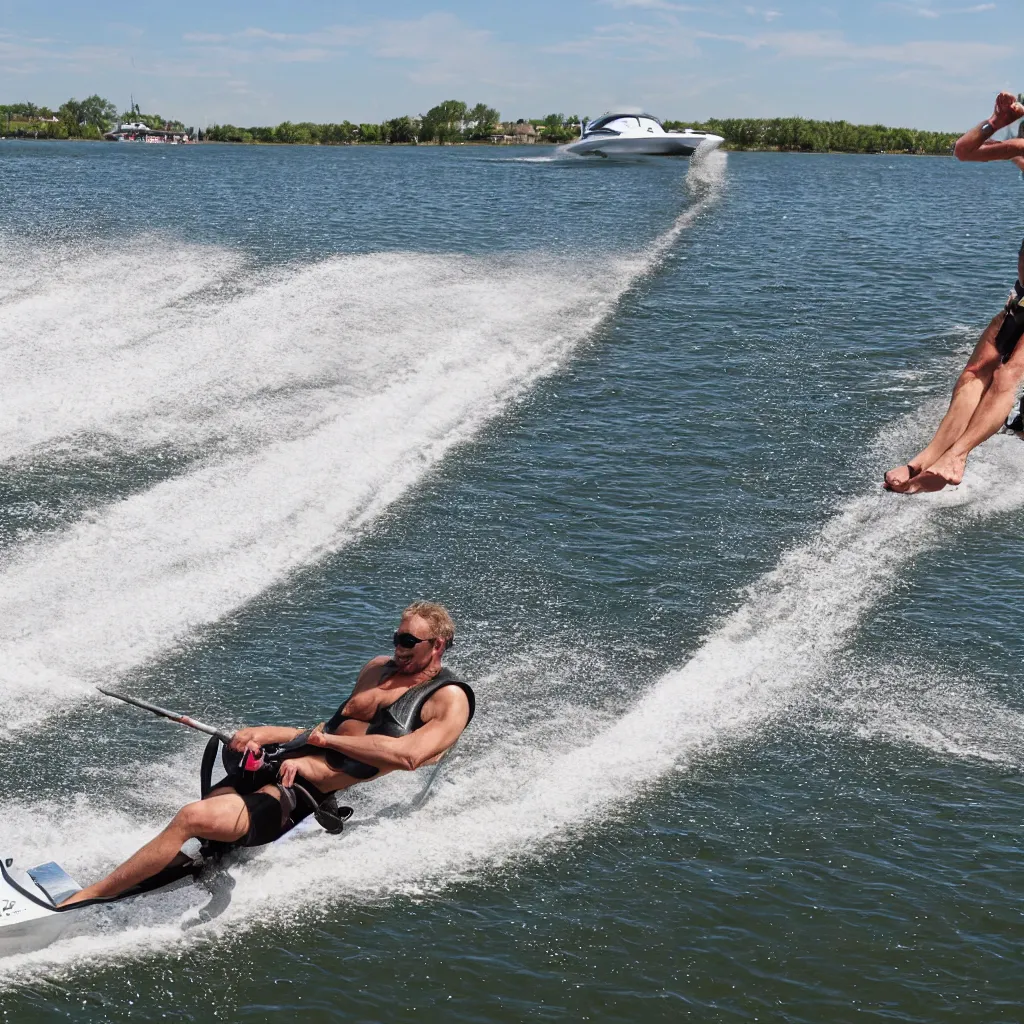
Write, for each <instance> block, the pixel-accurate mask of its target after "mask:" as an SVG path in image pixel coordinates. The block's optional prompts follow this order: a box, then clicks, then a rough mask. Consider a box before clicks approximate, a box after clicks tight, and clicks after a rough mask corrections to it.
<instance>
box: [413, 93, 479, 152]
mask: <svg viewBox="0 0 1024 1024" xmlns="http://www.w3.org/2000/svg"><path fill="white" fill-rule="evenodd" d="M468 113H469V110H468V108H467V107H466V104H465V103H463V102H462V101H461V100H445V101H444V102H443V103H439V104H438V105H437V106H436V107H431V108H430V110H428V111H427V112H426V114H424V115H423V119H422V121H421V123H420V141H421V142H433V141H435V140H436V141H437V142H440V143H445V142H454V141H455V140H456V139H458V138H459V137H460V136H461V134H462V126H463V122H464V121H465V120H466V116H467V115H468Z"/></svg>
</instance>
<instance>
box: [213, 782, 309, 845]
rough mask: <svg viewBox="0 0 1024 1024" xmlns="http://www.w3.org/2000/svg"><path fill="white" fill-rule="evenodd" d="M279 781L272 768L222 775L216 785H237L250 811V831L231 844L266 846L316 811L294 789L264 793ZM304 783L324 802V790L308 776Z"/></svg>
mask: <svg viewBox="0 0 1024 1024" xmlns="http://www.w3.org/2000/svg"><path fill="white" fill-rule="evenodd" d="M271 784H276V783H275V780H274V777H273V774H272V773H269V772H245V773H243V774H242V775H235V776H228V777H227V778H225V779H221V781H220V782H218V783H217V785H216V786H213V787H212V788H213V789H218V788H219V787H221V786H228V787H230V788H231V789H233V790H234V791H235V792H236V793H237V794H238V795H239V796H240V797H241V798H242V803H244V804H245V809H246V810H247V811H248V812H249V831H248V832H246V834H245V835H244V836H242V838H241V839H236V840H235V842H233V843H231V844H229V845H231V846H266V844H267V843H272V842H273V841H274V840H275V839H280V838H281V836H283V835H284V834H285V832H290V831H291V830H292V829H293V828H295V826H296V825H297V824H298V823H299V822H300V821H302V819H303V818H308V817H309V816H310V814H312V813H313V810H314V808H313V805H312V804H311V803H310V802H309V800H307V799H305V797H303V796H301V795H300V794H297V793H296V792H295V791H294V790H293V789H285V788H284V787H283V786H279V787H278V797H279V798H280V799H278V797H274V796H273V795H271V794H270V793H260V792H259V790H261V789H262V788H263V787H264V786H266V785H271ZM301 785H302V786H303V788H304V789H306V791H307V792H308V793H309V794H310V796H312V797H313V799H314V800H315V801H316V802H317V803H320V802H321V801H322V800H323V794H322V793H321V792H320V791H319V790H318V789H317V788H316V787H315V786H311V785H310V784H309V783H308V782H306V781H305V780H303V781H302V783H301Z"/></svg>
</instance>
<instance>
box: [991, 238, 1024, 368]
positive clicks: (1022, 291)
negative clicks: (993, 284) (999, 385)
mask: <svg viewBox="0 0 1024 1024" xmlns="http://www.w3.org/2000/svg"><path fill="white" fill-rule="evenodd" d="M1021 248H1022V250H1024V245H1022V247H1021ZM1022 334H1024V285H1022V284H1021V283H1020V281H1014V283H1013V291H1011V292H1010V297H1009V298H1008V299H1007V300H1006V307H1005V308H1004V309H1003V322H1002V323H1001V324H1000V325H999V331H998V332H997V333H996V340H995V346H996V349H997V350H998V352H999V355H1000V356H1001V358H1002V362H1004V363H1005V362H1006V361H1007V360H1008V359H1009V358H1010V356H1012V355H1013V351H1014V349H1015V348H1016V347H1017V342H1018V341H1020V339H1021V335H1022Z"/></svg>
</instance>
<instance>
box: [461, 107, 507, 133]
mask: <svg viewBox="0 0 1024 1024" xmlns="http://www.w3.org/2000/svg"><path fill="white" fill-rule="evenodd" d="M466 121H467V122H468V123H469V124H470V129H469V133H468V134H469V137H470V138H471V139H486V138H487V136H488V135H493V134H494V133H495V131H497V128H498V124H499V122H500V121H501V114H500V113H499V112H498V111H497V110H495V109H494V107H489V106H487V104H486V103H478V104H477V105H476V106H475V107H473V109H472V110H469V111H467V112H466Z"/></svg>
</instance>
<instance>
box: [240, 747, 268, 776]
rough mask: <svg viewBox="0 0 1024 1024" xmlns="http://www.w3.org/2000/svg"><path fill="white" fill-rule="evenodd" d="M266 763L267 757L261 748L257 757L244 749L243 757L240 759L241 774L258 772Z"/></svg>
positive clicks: (247, 749)
mask: <svg viewBox="0 0 1024 1024" xmlns="http://www.w3.org/2000/svg"><path fill="white" fill-rule="evenodd" d="M266 763H267V756H266V752H265V751H264V750H263V748H262V747H260V755H259V757H257V756H256V755H255V754H254V753H253V752H252V751H251V750H249V748H248V747H246V750H245V757H244V758H243V759H242V771H243V772H258V771H259V770H260V769H261V768H262V767H263V766H264V765H265V764H266Z"/></svg>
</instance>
